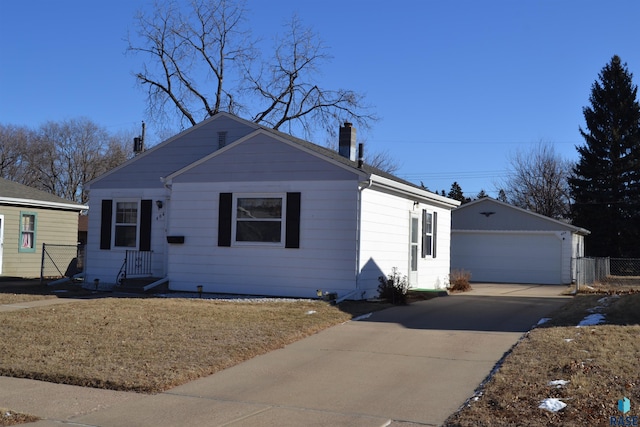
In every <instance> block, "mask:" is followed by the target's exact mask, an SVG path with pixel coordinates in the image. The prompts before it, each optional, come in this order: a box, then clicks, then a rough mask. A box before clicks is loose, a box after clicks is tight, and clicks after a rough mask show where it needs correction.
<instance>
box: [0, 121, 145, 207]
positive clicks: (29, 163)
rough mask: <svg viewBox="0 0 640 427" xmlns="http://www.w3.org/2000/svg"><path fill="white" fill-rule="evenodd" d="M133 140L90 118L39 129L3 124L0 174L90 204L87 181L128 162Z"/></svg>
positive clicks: (49, 124)
mask: <svg viewBox="0 0 640 427" xmlns="http://www.w3.org/2000/svg"><path fill="white" fill-rule="evenodd" d="M132 139H133V136H132V135H125V134H117V135H113V134H110V133H109V132H108V131H107V130H105V129H104V128H102V127H100V126H98V125H97V124H95V123H94V122H92V121H90V120H89V119H86V118H78V119H71V120H65V121H62V122H47V123H45V124H43V125H41V126H39V127H38V128H37V129H31V128H28V127H24V126H16V125H2V124H0V177H2V178H5V179H8V180H11V181H15V182H19V183H21V184H24V185H28V186H30V187H33V188H37V189H39V190H43V191H46V192H48V193H51V194H54V195H56V196H59V197H62V198H64V199H67V200H71V201H75V202H78V203H82V204H85V203H86V202H87V200H88V195H87V194H86V192H85V191H84V185H85V184H86V183H87V182H89V181H91V180H92V179H94V178H96V177H98V176H100V175H102V174H103V173H105V172H107V171H109V170H111V169H112V168H114V167H116V166H118V165H119V164H121V163H122V162H124V161H125V160H127V159H128V158H129V157H130V156H131V155H132V150H131V141H132Z"/></svg>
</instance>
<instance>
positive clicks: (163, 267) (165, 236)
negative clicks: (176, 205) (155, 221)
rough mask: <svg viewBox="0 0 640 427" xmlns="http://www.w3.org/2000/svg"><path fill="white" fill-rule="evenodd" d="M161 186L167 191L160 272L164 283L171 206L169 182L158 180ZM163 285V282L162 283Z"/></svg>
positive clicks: (166, 275)
mask: <svg viewBox="0 0 640 427" xmlns="http://www.w3.org/2000/svg"><path fill="white" fill-rule="evenodd" d="M160 181H161V182H162V185H163V186H164V188H165V189H166V190H167V194H166V195H165V199H164V202H165V207H164V236H163V242H162V244H163V245H164V260H163V261H162V271H163V276H164V279H166V280H165V281H168V280H169V275H168V274H169V272H168V271H167V269H168V268H169V243H168V242H167V236H168V235H169V212H170V211H171V209H169V207H170V205H171V181H168V180H166V179H165V178H164V177H161V178H160ZM163 283H164V282H163Z"/></svg>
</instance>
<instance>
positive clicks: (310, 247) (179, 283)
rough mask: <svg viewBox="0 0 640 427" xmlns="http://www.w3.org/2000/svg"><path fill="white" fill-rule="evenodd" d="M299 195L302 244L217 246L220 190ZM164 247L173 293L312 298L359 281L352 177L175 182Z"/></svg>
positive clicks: (349, 287) (345, 290)
mask: <svg viewBox="0 0 640 427" xmlns="http://www.w3.org/2000/svg"><path fill="white" fill-rule="evenodd" d="M221 192H229V193H286V192H300V193H301V212H300V248H298V249H286V248H278V247H264V246H233V244H232V247H218V246H217V244H218V204H219V194H220V193H221ZM171 203H172V210H171V218H170V219H169V230H168V234H170V235H181V236H185V242H184V244H171V245H169V259H170V260H171V262H170V265H169V280H170V282H169V283H170V285H169V286H170V288H171V289H172V290H181V291H195V290H196V288H197V286H198V285H202V286H203V289H204V291H205V292H221V293H242V294H257V295H286V296H297V297H315V296H316V290H317V289H322V290H323V291H327V292H337V293H338V294H339V295H344V294H346V293H348V292H351V291H353V290H354V289H355V286H356V275H357V271H356V238H355V237H356V230H357V227H356V221H357V215H356V208H357V182H356V181H355V180H351V181H329V182H324V181H282V182H279V181H271V182H233V183H228V182H227V183H179V182H175V183H174V184H173V195H172V200H171Z"/></svg>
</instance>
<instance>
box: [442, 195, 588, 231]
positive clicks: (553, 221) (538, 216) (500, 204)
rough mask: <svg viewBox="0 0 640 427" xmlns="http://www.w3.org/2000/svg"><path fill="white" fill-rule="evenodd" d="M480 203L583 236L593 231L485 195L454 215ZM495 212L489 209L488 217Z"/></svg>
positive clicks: (459, 208)
mask: <svg viewBox="0 0 640 427" xmlns="http://www.w3.org/2000/svg"><path fill="white" fill-rule="evenodd" d="M480 205H487V206H491V205H494V206H497V207H502V208H505V209H510V210H513V211H514V212H519V213H521V214H524V215H529V216H530V217H531V218H536V219H538V220H542V221H545V222H547V223H548V224H550V225H551V224H553V225H555V226H556V227H561V228H565V229H567V230H570V231H571V232H573V233H577V234H581V235H583V236H587V235H589V234H591V232H590V231H589V230H587V229H585V228H582V227H576V226H575V225H573V224H569V223H568V222H564V221H560V220H557V219H554V218H550V217H548V216H545V215H541V214H539V213H536V212H532V211H529V210H526V209H522V208H520V207H518V206H514V205H511V204H509V203H505V202H501V201H500V200H496V199H494V198H491V197H483V198H480V199H477V200H474V201H472V202H468V203H465V204H463V205H460V206H459V207H458V208H456V209H455V210H454V211H453V212H452V217H453V216H456V212H463V211H464V210H467V209H470V208H474V207H476V208H477V207H478V206H480ZM489 209H490V208H489ZM480 213H482V214H485V212H480ZM493 213H494V212H489V211H487V212H486V214H488V215H487V217H489V216H490V215H491V214H493ZM452 221H453V220H452Z"/></svg>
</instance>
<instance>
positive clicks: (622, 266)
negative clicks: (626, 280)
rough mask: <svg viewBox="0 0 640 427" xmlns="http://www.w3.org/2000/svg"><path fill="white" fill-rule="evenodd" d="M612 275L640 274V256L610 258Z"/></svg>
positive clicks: (627, 275)
mask: <svg viewBox="0 0 640 427" xmlns="http://www.w3.org/2000/svg"><path fill="white" fill-rule="evenodd" d="M610 266H611V273H610V275H611V276H624V277H629V276H640V258H610Z"/></svg>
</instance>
